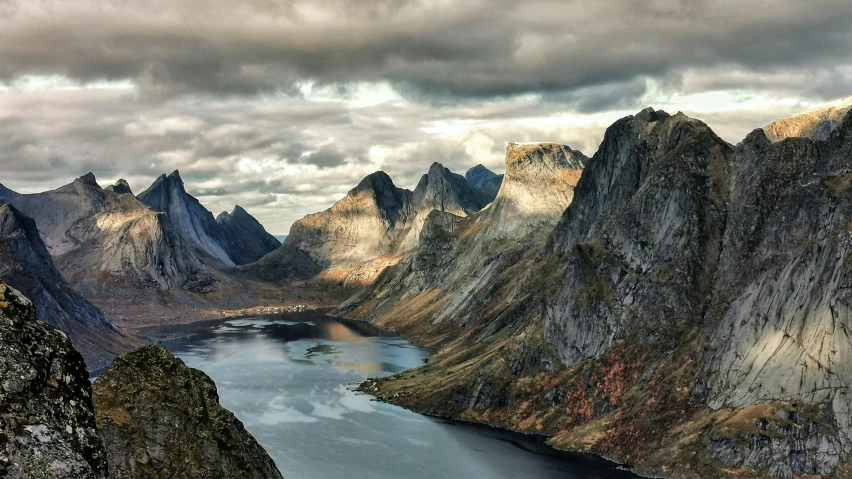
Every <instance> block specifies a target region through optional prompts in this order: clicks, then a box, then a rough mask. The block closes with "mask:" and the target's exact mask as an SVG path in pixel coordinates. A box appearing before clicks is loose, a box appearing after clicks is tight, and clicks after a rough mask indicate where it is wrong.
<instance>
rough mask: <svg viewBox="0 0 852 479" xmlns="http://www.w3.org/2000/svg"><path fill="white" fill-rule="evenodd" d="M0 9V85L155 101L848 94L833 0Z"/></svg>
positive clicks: (847, 11)
mask: <svg viewBox="0 0 852 479" xmlns="http://www.w3.org/2000/svg"><path fill="white" fill-rule="evenodd" d="M4 5H5V7H3V8H0V12H3V13H2V15H4V18H3V20H2V21H3V29H2V30H0V77H4V78H6V79H7V80H12V79H14V78H16V77H18V76H20V75H23V74H33V73H37V74H44V73H59V74H64V75H68V76H70V77H73V78H78V79H80V80H84V81H93V80H99V79H105V78H106V79H125V78H131V79H134V80H135V81H137V82H138V83H139V84H140V85H141V88H142V92H143V96H145V95H147V96H150V97H151V98H155V99H156V98H161V97H162V96H163V95H173V94H180V93H188V92H199V91H207V92H218V93H226V94H247V93H254V92H257V91H272V90H277V91H285V92H290V93H294V94H295V93H296V92H297V89H295V88H294V85H296V84H298V83H299V82H303V81H305V80H308V79H310V80H312V81H316V82H318V83H319V84H328V85H336V86H337V87H338V88H341V89H345V88H346V86H345V85H346V84H348V83H351V82H358V81H380V80H388V81H391V82H392V83H393V84H394V85H396V87H397V88H398V90H399V91H402V92H406V93H407V94H408V95H409V96H410V97H412V98H420V99H428V100H430V101H441V99H447V98H456V99H457V98H485V97H495V96H507V95H515V94H521V93H530V92H536V93H541V92H562V91H572V90H578V89H582V88H589V87H595V86H603V88H606V87H605V86H606V85H619V84H621V85H628V86H631V88H628V89H626V90H624V91H623V92H622V93H623V94H622V95H618V94H617V93H618V92H617V91H615V90H611V91H609V92H606V94H598V95H597V97H596V100H595V101H593V102H591V103H588V104H580V108H588V109H593V108H595V107H598V106H603V107H607V106H610V105H614V106H618V105H622V104H624V102H625V101H628V100H627V98H629V97H631V95H632V97H633V98H635V97H636V96H637V95H641V93H642V92H641V89H639V88H636V86H635V84H634V83H631V82H633V81H635V80H636V79H637V78H642V77H650V78H660V79H662V78H675V79H677V78H678V77H679V76H680V74H681V73H682V72H683V71H684V70H686V69H689V68H705V69H724V70H742V71H747V72H761V73H772V72H782V71H787V72H788V73H791V72H795V73H802V72H813V73H815V74H816V75H815V76H819V75H820V74H824V75H823V76H824V78H822V80H821V81H820V82H819V83H818V84H816V85H810V87H811V88H810V90H811V91H810V93H812V94H813V95H818V96H831V95H835V94H836V93H837V92H838V91H842V90H844V89H845V88H846V87H847V86H848V85H849V77H848V75H845V74H844V75H840V77H841V78H838V75H837V73H838V71H837V70H836V67H837V66H838V65H847V66H848V65H849V63H850V58H849V55H848V52H849V51H850V47H852V29H850V28H849V25H850V24H852V7H850V6H849V4H848V2H845V1H839V0H814V1H811V2H801V1H799V0H784V1H764V2H760V3H759V4H756V3H754V2H739V1H736V2H734V1H717V0H714V1H709V0H708V1H697V0H654V1H650V2H649V1H639V0H618V1H609V2H577V1H571V2H556V1H545V0H534V1H527V2H517V1H510V0H487V1H486V0H473V1H465V2H434V1H418V0H408V1H385V2H366V3H365V2H351V1H343V0H311V1H307V0H290V1H281V2H271V1H253V2H243V3H240V4H238V5H236V4H234V3H232V2H225V1H224V0H223V1H220V2H206V1H205V2H202V1H200V0H189V1H183V2H173V1H165V0H147V1H141V2H124V1H117V2H108V3H107V2H88V1H82V2H58V1H56V2H51V1H41V2H26V3H23V2H20V3H12V2H4ZM778 79H779V80H781V77H780V76H779V77H778ZM779 86H780V87H784V86H785V85H783V81H782V83H781V85H779ZM800 87H806V88H807V87H808V86H807V85H800ZM599 93H600V92H599ZM592 95H595V93H594V92H592ZM605 100H610V101H611V103H607V102H606V101H605Z"/></svg>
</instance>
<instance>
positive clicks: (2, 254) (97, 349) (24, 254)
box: [0, 205, 134, 369]
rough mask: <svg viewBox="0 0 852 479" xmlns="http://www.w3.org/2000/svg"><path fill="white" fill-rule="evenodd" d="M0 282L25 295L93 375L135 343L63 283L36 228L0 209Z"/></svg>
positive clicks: (17, 214)
mask: <svg viewBox="0 0 852 479" xmlns="http://www.w3.org/2000/svg"><path fill="white" fill-rule="evenodd" d="M0 279H2V280H3V281H5V282H6V283H7V284H10V285H12V286H13V287H15V288H17V289H18V290H19V291H22V292H23V293H24V294H25V295H27V297H29V298H30V299H31V300H32V301H33V303H34V304H35V307H36V311H37V313H38V316H39V317H40V318H44V319H45V320H46V321H47V322H48V323H49V324H51V325H53V326H55V327H57V328H59V329H61V330H62V331H65V332H66V333H67V334H68V335H69V336H70V338H71V341H72V342H73V343H74V346H75V347H76V348H77V349H78V350H79V351H82V352H83V354H84V356H85V358H86V361H87V363H88V365H89V367H90V368H92V369H97V368H100V367H104V366H105V365H106V364H107V362H108V361H109V359H111V358H112V357H113V356H115V355H116V354H118V353H120V352H122V351H126V350H128V349H130V348H131V346H132V344H133V343H134V340H133V339H132V338H130V337H127V336H126V335H125V334H124V333H123V332H122V331H121V330H119V329H118V328H117V327H116V326H115V325H113V324H112V323H110V322H109V321H108V320H107V318H106V317H105V316H104V314H103V313H102V312H101V311H100V310H99V309H97V308H96V307H95V306H93V305H92V304H91V303H89V302H88V301H86V300H85V299H84V298H83V297H82V296H80V295H79V294H78V293H77V292H76V291H75V290H74V289H73V288H72V287H71V286H70V285H69V284H68V283H67V282H66V281H65V279H64V278H63V277H62V275H61V274H60V273H59V271H58V270H57V269H56V267H55V266H54V264H53V260H52V259H51V257H50V254H49V253H48V252H47V248H46V247H45V246H44V243H43V242H42V240H41V237H39V233H38V230H37V229H36V224H35V222H34V221H33V220H32V219H31V218H29V217H27V216H25V215H23V214H22V213H20V212H19V211H17V210H16V209H15V208H14V207H13V206H11V205H0Z"/></svg>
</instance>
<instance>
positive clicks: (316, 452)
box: [160, 312, 635, 479]
mask: <svg viewBox="0 0 852 479" xmlns="http://www.w3.org/2000/svg"><path fill="white" fill-rule="evenodd" d="M160 333H163V334H174V333H179V334H181V335H184V336H185V338H184V339H177V340H172V341H168V342H166V343H164V346H166V347H167V348H169V349H171V350H172V351H174V352H175V353H176V354H177V355H178V356H180V357H181V358H182V359H183V360H184V361H185V362H186V363H187V364H189V365H190V366H192V367H196V368H199V369H201V370H203V371H204V372H206V373H207V374H208V375H210V377H212V378H213V379H214V380H215V381H216V384H217V385H218V387H219V394H220V398H221V401H222V403H223V405H224V406H225V407H227V408H229V409H230V410H232V411H233V412H234V413H235V414H236V415H237V417H239V418H240V420H242V421H243V422H244V423H245V425H246V427H247V428H248V429H249V431H251V432H252V434H254V436H255V437H256V438H257V439H258V441H260V443H261V444H262V445H263V446H264V447H265V448H266V449H267V451H269V453H270V455H271V456H272V457H273V459H275V461H276V464H277V465H278V466H279V468H280V469H281V470H282V472H283V473H284V476H285V477H287V478H288V479H293V478H326V477H327V478H339V477H351V476H355V475H357V476H363V477H371V478H430V479H432V478H456V477H470V478H478V477H483V478H517V477H521V478H523V477H537V478H553V477H563V478H564V477H568V478H586V477H588V478H592V477H600V478H621V477H635V476H632V475H629V474H627V473H625V472H622V471H617V470H613V469H612V468H611V466H610V465H609V464H608V463H605V462H603V461H600V460H596V459H593V458H587V457H585V456H576V455H566V454H561V453H558V452H556V451H553V450H552V449H549V448H546V447H544V446H543V445H542V441H541V440H539V439H537V438H533V437H527V436H522V435H517V434H512V433H506V432H502V431H498V430H495V429H492V428H480V427H475V426H468V425H459V424H458V423H452V422H444V421H437V420H434V419H431V418H427V417H424V416H420V415H418V414H414V413H411V412H409V411H406V410H404V409H401V408H398V407H395V406H391V405H388V404H383V403H378V402H375V401H373V400H372V397H371V396H368V395H364V394H360V393H355V392H353V391H352V390H351V388H353V387H355V386H356V385H357V384H359V383H360V382H361V381H363V380H364V379H365V378H367V377H375V376H384V375H389V374H394V373H398V372H401V371H404V370H407V369H411V368H414V367H417V366H419V365H421V364H423V361H424V360H425V359H426V358H427V357H428V355H429V351H427V350H424V349H421V348H417V347H415V346H413V345H411V344H410V343H408V342H406V341H405V340H403V339H401V338H398V337H394V336H392V335H389V334H388V333H386V332H384V331H382V330H379V329H377V328H374V327H372V326H370V325H368V324H363V323H356V322H347V321H339V320H336V319H333V318H329V317H326V316H324V315H322V314H320V313H316V312H307V313H300V314H289V315H280V316H276V317H265V318H257V319H255V318H245V319H236V320H229V321H224V322H222V321H220V322H215V323H207V324H200V325H190V326H176V327H171V328H161V330H160Z"/></svg>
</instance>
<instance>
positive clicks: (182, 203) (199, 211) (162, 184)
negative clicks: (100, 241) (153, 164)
mask: <svg viewBox="0 0 852 479" xmlns="http://www.w3.org/2000/svg"><path fill="white" fill-rule="evenodd" d="M137 198H138V199H139V201H141V202H142V203H144V204H145V205H147V206H148V207H150V208H151V209H152V210H154V211H159V212H163V213H166V218H168V222H169V224H170V225H171V227H172V228H173V229H174V230H175V231H176V232H177V233H178V234H179V235H180V236H181V238H183V239H184V240H185V241H186V242H187V243H188V244H189V245H190V246H192V247H193V248H195V249H196V250H197V251H198V252H199V253H201V254H203V255H207V256H209V257H210V258H213V259H215V260H217V261H219V262H221V263H222V264H224V265H225V266H234V264H235V263H234V261H233V260H232V259H231V257H230V255H229V254H228V252H227V251H226V250H225V247H224V246H223V245H222V244H221V243H222V241H221V238H220V235H219V233H218V227H217V226H218V225H217V224H216V220H215V219H213V214H212V213H210V212H209V211H207V209H206V208H204V206H202V205H201V203H199V202H198V200H197V199H195V198H194V197H193V196H191V195H190V194H189V193H187V192H186V189H185V188H184V184H183V179H181V177H180V173H179V172H178V171H177V170H175V171H173V172H171V174H169V175H168V176H166V175H160V177H159V178H157V179H156V180H155V181H154V183H153V184H152V185H151V186H150V187H149V188H148V189H147V190H145V191H143V192H142V193H140V194H139V196H138V197H137Z"/></svg>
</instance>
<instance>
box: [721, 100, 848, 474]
mask: <svg viewBox="0 0 852 479" xmlns="http://www.w3.org/2000/svg"><path fill="white" fill-rule="evenodd" d="M850 157H852V115H847V117H846V119H845V120H844V121H843V123H841V124H840V125H839V126H838V127H837V128H836V129H835V130H834V131H833V132H832V133H831V134H830V135H829V136H828V138H827V139H826V140H825V141H814V140H811V139H808V138H788V139H786V140H784V141H781V142H778V143H771V142H770V141H769V139H768V138H767V137H766V135H765V134H764V132H763V131H761V130H756V131H754V132H753V133H752V134H750V135H749V136H748V137H747V138H746V139H745V140H744V141H743V142H742V143H741V144H740V145H739V146H738V148H737V163H736V171H735V176H734V178H735V179H734V189H733V192H732V195H731V209H730V213H729V220H728V229H727V231H726V234H725V248H724V251H723V253H722V257H721V263H720V268H719V274H720V275H719V283H718V287H717V289H718V294H717V298H716V299H717V302H716V304H715V305H714V306H715V309H714V310H713V311H712V312H711V319H716V317H717V316H718V317H721V320H718V324H717V325H716V326H715V328H714V329H713V348H714V351H715V354H713V356H712V361H710V362H709V365H708V371H707V377H708V378H709V380H708V381H707V384H708V395H709V399H710V405H711V407H713V408H716V409H717V408H746V407H751V406H754V405H758V404H762V403H769V402H781V403H785V404H786V405H787V406H786V409H785V410H784V417H783V418H782V419H784V420H787V421H789V422H794V423H796V424H797V425H799V426H800V429H799V430H790V431H789V432H788V433H786V434H780V435H779V439H778V440H776V441H774V443H772V444H769V445H766V446H765V447H763V449H765V451H764V452H765V453H768V454H769V453H771V454H773V455H776V456H778V457H779V461H778V463H777V471H776V472H778V473H779V474H781V475H782V476H785V477H790V476H791V475H792V474H801V473H810V474H827V473H829V472H832V471H834V470H835V469H836V468H837V466H838V465H839V464H840V463H841V462H842V461H843V460H845V458H848V456H849V453H850V451H852V424H850V409H852V391H850V387H852V342H850V338H849V333H848V331H849V330H850V329H852V309H850V304H852V297H850V293H849V291H850V286H852V282H850V281H852V280H850V269H849V264H850V261H852V259H850V258H852V256H850V253H851V252H852V236H850V231H852V229H850V225H852V190H850V188H849V186H850V184H852V166H850V165H849V158H850ZM790 404H792V405H793V406H789V405H790ZM787 416H789V417H787ZM770 419H771V418H770ZM802 426H804V427H805V429H804V430H802V429H801V427H802ZM731 462H734V463H737V462H738V463H741V464H746V465H747V464H748V458H747V457H740V458H739V459H738V460H736V461H731Z"/></svg>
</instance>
